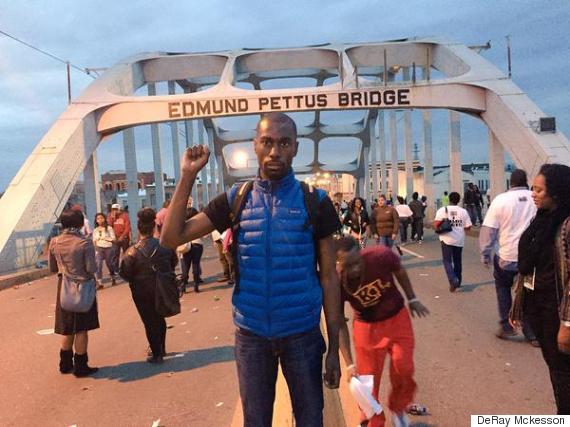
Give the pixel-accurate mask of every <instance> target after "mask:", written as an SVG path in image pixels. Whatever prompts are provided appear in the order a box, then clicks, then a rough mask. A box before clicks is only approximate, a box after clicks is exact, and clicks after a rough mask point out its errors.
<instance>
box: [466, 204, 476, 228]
mask: <svg viewBox="0 0 570 427" xmlns="http://www.w3.org/2000/svg"><path fill="white" fill-rule="evenodd" d="M465 210H466V211H467V213H468V214H469V219H470V220H471V224H473V225H477V213H476V212H475V205H465Z"/></svg>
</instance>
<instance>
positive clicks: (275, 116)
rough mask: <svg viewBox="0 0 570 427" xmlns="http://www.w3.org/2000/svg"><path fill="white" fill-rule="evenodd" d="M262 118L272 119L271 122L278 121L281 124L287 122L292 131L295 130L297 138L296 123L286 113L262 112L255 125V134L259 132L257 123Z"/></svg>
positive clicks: (262, 119)
mask: <svg viewBox="0 0 570 427" xmlns="http://www.w3.org/2000/svg"><path fill="white" fill-rule="evenodd" d="M264 120H269V121H272V122H273V123H279V124H281V125H285V124H287V125H289V126H291V128H292V129H293V132H295V138H297V125H296V124H295V120H293V119H292V118H291V117H289V116H288V115H287V114H284V113H265V114H263V115H262V116H261V119H259V122H257V126H256V127H255V134H256V135H257V133H258V132H259V125H260V124H261V122H263V121H264Z"/></svg>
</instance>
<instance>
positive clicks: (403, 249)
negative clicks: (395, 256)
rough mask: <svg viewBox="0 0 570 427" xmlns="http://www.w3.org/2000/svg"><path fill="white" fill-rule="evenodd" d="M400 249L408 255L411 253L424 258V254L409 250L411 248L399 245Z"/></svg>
mask: <svg viewBox="0 0 570 427" xmlns="http://www.w3.org/2000/svg"><path fill="white" fill-rule="evenodd" d="M400 249H401V250H402V252H405V253H407V254H409V255H413V256H415V257H417V258H420V259H424V258H425V256H423V255H420V254H418V253H415V252H414V251H411V250H409V249H406V248H404V247H402V246H400Z"/></svg>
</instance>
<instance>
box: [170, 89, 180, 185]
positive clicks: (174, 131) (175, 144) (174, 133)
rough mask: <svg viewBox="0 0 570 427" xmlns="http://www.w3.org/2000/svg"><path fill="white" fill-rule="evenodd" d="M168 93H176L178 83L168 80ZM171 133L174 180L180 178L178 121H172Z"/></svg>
mask: <svg viewBox="0 0 570 427" xmlns="http://www.w3.org/2000/svg"><path fill="white" fill-rule="evenodd" d="M168 94H169V95H175V94H176V83H175V82H173V81H169V82H168ZM170 135H171V137H172V162H173V164H174V182H175V183H176V184H178V181H179V180H180V142H179V138H178V122H170Z"/></svg>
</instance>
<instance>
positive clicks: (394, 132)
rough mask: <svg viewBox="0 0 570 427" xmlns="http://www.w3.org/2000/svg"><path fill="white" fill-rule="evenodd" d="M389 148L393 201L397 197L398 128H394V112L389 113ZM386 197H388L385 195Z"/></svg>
mask: <svg viewBox="0 0 570 427" xmlns="http://www.w3.org/2000/svg"><path fill="white" fill-rule="evenodd" d="M389 117H390V146H391V149H392V160H391V162H390V163H391V164H390V189H391V190H392V199H393V200H394V201H395V200H396V198H397V197H398V128H397V126H396V112H395V111H393V110H392V111H390V115H389ZM386 197H390V195H389V194H386Z"/></svg>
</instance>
